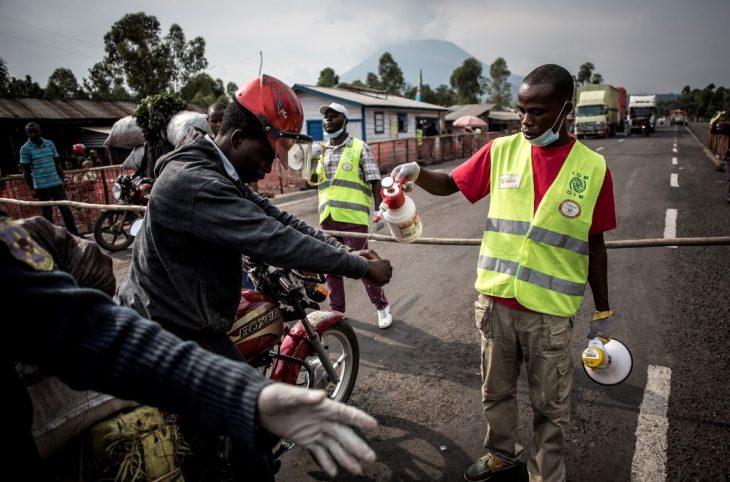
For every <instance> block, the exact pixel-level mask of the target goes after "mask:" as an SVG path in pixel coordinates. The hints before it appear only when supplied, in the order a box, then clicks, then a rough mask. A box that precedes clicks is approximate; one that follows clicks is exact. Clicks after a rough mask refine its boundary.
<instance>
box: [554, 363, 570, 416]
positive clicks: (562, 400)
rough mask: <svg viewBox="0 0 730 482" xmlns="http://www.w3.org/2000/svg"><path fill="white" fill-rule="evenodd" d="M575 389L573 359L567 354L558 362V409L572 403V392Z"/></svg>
mask: <svg viewBox="0 0 730 482" xmlns="http://www.w3.org/2000/svg"><path fill="white" fill-rule="evenodd" d="M572 390H573V359H572V358H571V357H570V356H566V357H565V358H564V359H563V360H562V361H560V362H559V363H558V400H557V409H558V410H563V409H565V408H566V406H568V407H569V404H570V392H571V391H572Z"/></svg>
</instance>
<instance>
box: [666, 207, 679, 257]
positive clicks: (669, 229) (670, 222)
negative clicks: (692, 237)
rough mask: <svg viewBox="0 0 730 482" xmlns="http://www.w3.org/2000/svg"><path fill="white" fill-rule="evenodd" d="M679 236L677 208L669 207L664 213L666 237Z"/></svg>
mask: <svg viewBox="0 0 730 482" xmlns="http://www.w3.org/2000/svg"><path fill="white" fill-rule="evenodd" d="M676 237H677V210H676V209H667V213H666V214H665V215H664V239H674V238H676ZM667 247H668V248H676V246H667Z"/></svg>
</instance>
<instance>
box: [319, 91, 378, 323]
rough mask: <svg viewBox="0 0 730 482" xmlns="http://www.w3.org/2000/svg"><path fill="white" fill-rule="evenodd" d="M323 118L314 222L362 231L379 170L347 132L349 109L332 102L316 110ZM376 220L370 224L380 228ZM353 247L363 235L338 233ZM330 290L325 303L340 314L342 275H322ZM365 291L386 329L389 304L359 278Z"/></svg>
mask: <svg viewBox="0 0 730 482" xmlns="http://www.w3.org/2000/svg"><path fill="white" fill-rule="evenodd" d="M319 112H320V114H322V115H323V116H324V132H325V138H326V139H327V143H326V144H325V145H324V154H323V155H322V158H321V161H320V162H318V163H317V168H316V169H315V174H316V176H315V183H316V184H317V190H318V192H319V224H320V227H321V228H322V229H324V230H332V231H347V232H352V233H367V232H368V225H369V223H370V214H371V207H372V206H373V200H375V206H380V203H381V202H382V198H381V195H380V170H379V169H378V165H377V164H376V162H375V158H374V157H373V154H372V152H371V151H370V147H368V145H367V144H365V142H363V141H362V140H360V139H356V138H354V137H352V136H350V134H348V132H347V123H348V121H349V119H350V113H349V112H348V110H347V108H346V107H345V106H344V105H342V104H337V103H335V102H333V103H331V104H329V105H323V106H322V107H320V109H319ZM384 224H385V223H384V221H380V222H379V223H378V224H377V225H376V226H375V227H374V228H375V230H376V231H377V230H380V229H382V228H383V226H384ZM336 239H337V240H338V241H340V242H341V243H343V244H345V245H347V246H349V247H350V248H352V249H354V250H360V249H366V248H367V245H368V244H367V239H364V238H354V237H337V238H336ZM326 280H327V287H328V288H329V291H330V307H331V308H332V309H333V310H335V311H340V312H342V313H345V284H344V282H343V279H342V276H339V275H336V274H329V275H327V277H326ZM363 284H364V285H365V291H367V294H368V297H369V298H370V301H371V302H372V303H373V305H375V308H376V310H377V315H378V327H380V328H388V327H389V326H390V325H391V323H393V316H392V315H391V313H390V305H389V304H388V300H387V299H386V297H385V292H384V291H383V288H382V287H380V286H377V285H375V284H373V283H371V282H370V281H368V280H366V279H363Z"/></svg>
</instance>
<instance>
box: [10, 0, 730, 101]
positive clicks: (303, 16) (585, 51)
mask: <svg viewBox="0 0 730 482" xmlns="http://www.w3.org/2000/svg"><path fill="white" fill-rule="evenodd" d="M138 11H144V12H145V13H147V14H150V15H154V16H156V17H157V18H158V20H159V21H160V24H161V27H162V31H163V34H165V33H167V30H168V29H169V28H170V25H171V24H172V23H177V24H179V25H180V26H181V27H182V28H183V30H184V32H185V34H186V36H187V38H192V37H195V36H198V35H200V36H202V37H204V38H205V40H206V41H207V50H206V53H207V58H208V61H209V62H210V67H209V68H208V73H209V74H210V75H212V76H213V77H218V78H222V79H223V80H224V82H229V81H233V82H236V83H237V84H239V85H241V84H244V83H245V82H246V81H247V80H249V79H250V78H252V77H254V76H255V75H256V74H257V72H258V67H259V51H263V56H264V72H266V73H269V74H272V75H274V76H277V77H279V78H281V79H282V80H285V81H287V82H289V83H295V82H298V83H315V82H316V80H317V78H318V75H319V71H320V70H321V69H322V68H324V67H327V66H329V67H332V68H334V69H335V71H336V72H337V73H344V72H346V71H347V70H348V69H350V68H351V67H353V66H355V65H356V64H357V63H358V62H359V61H361V60H363V59H364V58H365V57H367V56H368V55H370V54H372V53H374V52H378V49H379V47H381V46H384V45H388V44H390V43H392V42H397V41H401V40H408V39H442V40H449V41H451V42H454V43H455V44H457V45H459V46H460V47H462V48H464V49H465V50H467V51H468V52H470V53H471V54H472V55H474V56H475V57H476V58H478V59H479V60H481V61H483V62H485V63H487V64H489V63H491V62H492V61H493V60H494V59H495V58H496V57H498V56H501V57H504V58H505V59H506V60H507V64H508V67H509V68H510V69H511V70H512V72H513V73H516V74H520V75H525V74H527V73H528V72H529V71H530V70H531V69H532V68H534V67H536V66H537V65H540V64H543V63H548V62H550V63H558V64H561V65H563V66H565V67H566V68H567V69H568V70H569V71H571V72H573V73H575V72H577V71H578V67H579V66H580V65H581V64H582V63H584V62H586V61H590V62H593V64H595V65H596V71H597V72H600V73H601V74H602V75H603V77H604V79H605V80H606V81H607V82H610V83H613V84H619V85H624V86H625V87H626V88H627V89H628V90H629V91H631V92H658V93H665V92H679V91H680V90H681V89H682V87H684V86H685V85H690V86H691V87H693V88H694V87H700V88H701V87H705V86H706V85H707V84H709V83H714V84H716V85H718V86H719V85H724V86H726V87H730V57H728V45H729V44H730V41H729V40H728V35H727V32H728V22H729V21H730V0H610V1H606V0H603V1H596V0H582V1H581V0H552V1H543V0H522V1H520V2H512V1H508V0H501V1H492V0H489V1H486V0H485V1H470V0H449V1H442V0H439V1H433V0H420V1H416V0H402V1H399V0H369V1H367V2H355V1H349V0H340V1H337V2H334V1H324V0H310V1H307V2H304V1H301V0H300V1H294V0H292V1H280V0H265V1H264V0H259V1H257V2H252V1H248V0H238V1H226V0H223V1H219V2H207V1H200V0H197V1H191V0H178V1H173V0H156V1H154V2H153V1H149V0H147V1H144V0H125V1H110V0H66V1H58V0H23V1H21V0H0V45H1V47H0V57H2V58H3V59H5V62H6V63H7V65H8V68H9V71H10V75H12V76H15V77H22V76H24V75H26V74H30V75H31V76H32V77H33V79H34V80H35V81H37V82H39V83H40V84H41V85H42V86H44V85H45V84H46V81H47V79H48V76H49V75H50V74H51V72H52V71H53V70H54V69H55V68H57V67H67V68H70V69H71V70H72V71H73V72H74V74H76V77H77V78H78V79H79V82H80V81H81V79H82V78H83V77H85V76H86V75H87V71H88V69H89V67H91V66H92V65H93V64H94V63H95V62H97V61H99V60H101V58H102V57H103V55H104V52H103V50H104V49H103V36H104V34H105V33H106V32H107V31H108V30H109V28H110V27H111V25H112V24H113V23H114V22H115V21H117V20H119V19H120V18H121V17H122V16H123V15H124V14H126V13H131V12H138ZM397 60H398V59H396V61H397ZM406 81H408V82H410V83H412V84H415V83H416V82H417V79H406ZM427 81H428V79H424V82H427Z"/></svg>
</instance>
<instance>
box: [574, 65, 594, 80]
mask: <svg viewBox="0 0 730 482" xmlns="http://www.w3.org/2000/svg"><path fill="white" fill-rule="evenodd" d="M594 70H596V66H595V65H593V63H592V62H586V63H584V64H583V65H581V66H580V68H579V69H578V75H576V76H575V81H576V82H577V83H578V84H580V85H586V84H590V83H591V78H592V77H593V71H594Z"/></svg>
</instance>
